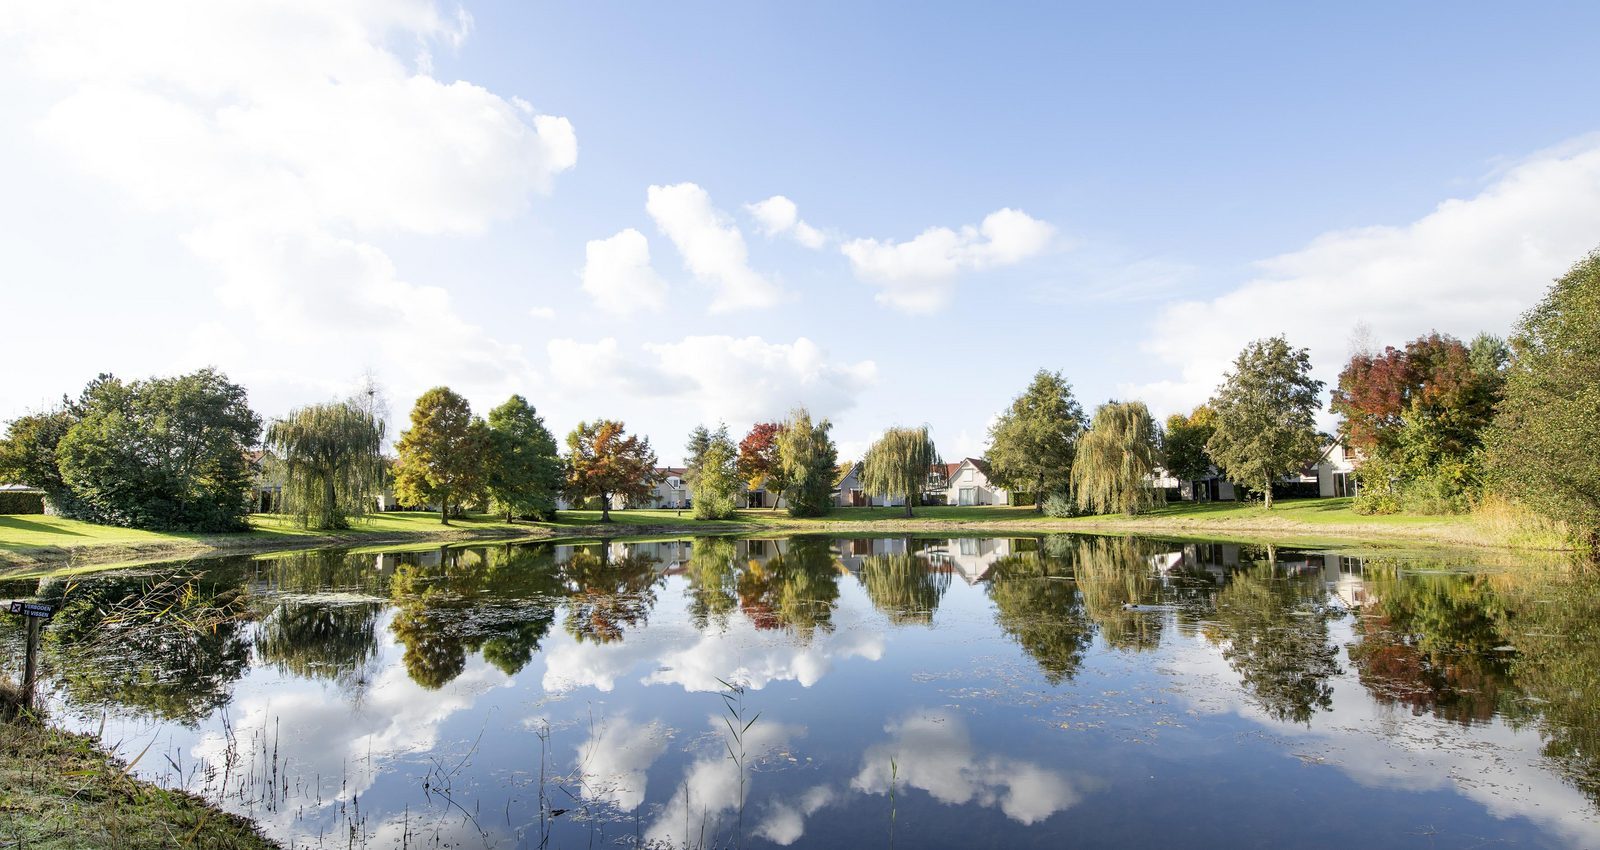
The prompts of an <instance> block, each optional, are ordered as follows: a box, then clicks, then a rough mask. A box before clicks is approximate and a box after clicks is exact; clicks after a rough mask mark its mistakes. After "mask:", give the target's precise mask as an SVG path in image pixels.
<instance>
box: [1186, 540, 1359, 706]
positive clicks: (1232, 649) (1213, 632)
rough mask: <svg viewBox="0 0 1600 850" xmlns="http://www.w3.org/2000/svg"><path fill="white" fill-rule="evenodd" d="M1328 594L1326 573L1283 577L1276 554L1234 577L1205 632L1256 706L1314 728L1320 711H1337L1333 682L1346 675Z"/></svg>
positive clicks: (1229, 582) (1223, 591)
mask: <svg viewBox="0 0 1600 850" xmlns="http://www.w3.org/2000/svg"><path fill="white" fill-rule="evenodd" d="M1325 595H1326V590H1325V589H1324V587H1323V585H1322V579H1321V576H1320V575H1319V574H1316V573H1312V574H1309V575H1307V574H1283V573H1279V572H1278V571H1277V569H1276V566H1275V565H1274V564H1273V562H1272V555H1271V554H1269V555H1268V558H1267V562H1266V563H1263V564H1260V565H1257V566H1255V567H1252V568H1250V569H1247V570H1244V571H1241V572H1238V573H1234V574H1233V575H1232V576H1231V577H1230V578H1229V581H1228V584H1227V585H1226V586H1225V587H1224V588H1223V589H1222V591H1221V592H1220V593H1218V594H1217V597H1216V611H1215V614H1214V620H1213V622H1212V623H1211V624H1209V625H1207V626H1206V627H1204V628H1203V629H1202V631H1203V632H1204V634H1205V635H1206V637H1207V638H1208V639H1209V640H1211V641H1212V642H1213V643H1216V644H1219V645H1221V646H1222V657H1223V658H1224V659H1225V660H1226V661H1227V662H1228V664H1229V666H1231V667H1233V669H1234V670H1235V671H1237V672H1238V673H1239V677H1240V679H1241V680H1242V682H1243V684H1244V686H1245V689H1246V690H1248V691H1249V692H1250V694H1251V696H1252V697H1254V698H1255V701H1256V703H1257V704H1258V705H1259V706H1260V707H1261V708H1262V710H1264V711H1266V712H1267V713H1268V714H1270V715H1272V716H1273V717H1276V718H1277V719H1279V720H1292V721H1294V722H1296V723H1307V724H1309V723H1310V722H1311V717H1312V715H1314V714H1315V713H1316V712H1317V711H1318V710H1322V711H1329V710H1331V709H1332V708H1333V685H1332V683H1331V680H1332V679H1333V677H1334V676H1337V675H1339V673H1340V672H1342V671H1341V670H1340V669H1339V650H1338V648H1337V647H1335V646H1334V645H1333V644H1332V643H1331V641H1330V637H1331V635H1330V633H1329V629H1328V619H1329V617H1330V616H1331V615H1330V613H1329V609H1328V608H1327V606H1326V605H1325V604H1323V598H1324V596H1325Z"/></svg>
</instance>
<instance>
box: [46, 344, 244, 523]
mask: <svg viewBox="0 0 1600 850" xmlns="http://www.w3.org/2000/svg"><path fill="white" fill-rule="evenodd" d="M69 410H70V414H71V416H72V417H73V418H74V419H75V421H74V422H73V423H72V425H71V426H70V427H69V428H68V429H67V431H66V433H65V434H64V435H63V436H62V437H61V440H60V442H59V443H58V444H57V445H56V451H55V455H56V465H57V468H58V469H59V470H60V473H61V480H62V482H63V483H64V484H65V486H66V487H67V489H68V490H69V491H70V492H71V495H72V499H71V502H72V507H73V509H74V510H75V511H77V515H78V516H79V517H80V518H83V519H89V520H93V521H95V522H101V523H105V524H108V525H125V526H133V527H136V528H154V529H169V530H190V531H234V530H239V529H243V528H246V527H247V526H246V524H245V512H246V496H247V494H248V493H249V492H250V484H251V471H250V464H249V461H248V460H247V459H246V456H245V453H246V451H247V450H248V449H249V448H250V447H252V446H254V445H255V444H256V441H257V438H258V437H259V436H260V434H261V420H260V418H259V417H257V416H256V414H255V413H254V412H253V411H251V410H250V405H249V403H248V399H247V398H246V395H245V390H244V387H241V386H239V385H238V384H235V383H233V382H231V381H229V380H228V378H227V376H226V375H223V374H222V373H221V372H218V371H216V370H214V369H202V370H200V371H198V372H194V373H192V374H189V375H181V376H178V377H175V378H151V379H149V380H145V381H134V382H133V383H131V384H124V383H123V382H122V381H119V380H117V379H116V378H114V377H112V376H110V375H102V376H100V377H99V378H97V379H95V380H94V381H93V382H91V383H90V384H89V386H88V388H86V389H85V390H84V393H83V395H82V396H81V397H80V398H79V399H78V401H77V402H75V403H73V404H71V405H69Z"/></svg>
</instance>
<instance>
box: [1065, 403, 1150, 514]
mask: <svg viewBox="0 0 1600 850" xmlns="http://www.w3.org/2000/svg"><path fill="white" fill-rule="evenodd" d="M1160 465H1161V430H1160V428H1158V427H1157V426H1156V422H1155V420H1154V419H1152V418H1151V417H1150V409H1149V408H1147V407H1145V406H1144V402H1142V401H1110V402H1106V403H1105V404H1102V405H1100V407H1099V409H1097V410H1095V412H1094V424H1092V425H1091V426H1090V427H1089V433H1087V434H1084V435H1083V438H1082V439H1080V440H1078V457H1077V461H1076V462H1075V463H1074V464H1073V466H1072V489H1073V493H1074V498H1075V499H1076V500H1077V503H1078V507H1079V508H1082V509H1083V510H1086V511H1092V512H1095V513H1102V514H1109V513H1125V514H1128V515H1130V516H1131V515H1133V514H1136V513H1138V512H1140V511H1142V510H1146V509H1148V508H1149V507H1150V506H1151V505H1155V504H1158V503H1162V502H1165V501H1166V499H1165V495H1166V494H1165V492H1164V491H1161V490H1157V489H1156V488H1154V487H1152V486H1150V481H1149V478H1150V476H1151V475H1152V474H1153V473H1154V472H1155V469H1156V467H1158V466H1160Z"/></svg>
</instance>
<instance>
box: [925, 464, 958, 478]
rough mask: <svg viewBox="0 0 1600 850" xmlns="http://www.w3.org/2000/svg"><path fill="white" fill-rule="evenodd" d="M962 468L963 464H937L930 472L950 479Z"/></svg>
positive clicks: (930, 468) (929, 469)
mask: <svg viewBox="0 0 1600 850" xmlns="http://www.w3.org/2000/svg"><path fill="white" fill-rule="evenodd" d="M960 468H961V464H959V463H936V464H934V465H933V466H931V467H929V468H928V471H929V472H933V473H937V474H939V475H942V476H944V477H945V478H949V477H950V476H952V475H955V474H956V470H958V469H960Z"/></svg>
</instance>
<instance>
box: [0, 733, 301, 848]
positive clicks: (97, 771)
mask: <svg viewBox="0 0 1600 850" xmlns="http://www.w3.org/2000/svg"><path fill="white" fill-rule="evenodd" d="M0 844H3V845H4V846H6V847H28V848H38V850H76V848H82V847H118V848H124V847H125V848H129V850H146V848H148V850H155V848H165V847H189V848H211V850H223V848H228V850H269V848H276V847H278V844H276V843H275V842H272V841H269V840H267V839H266V838H263V837H262V836H261V834H260V833H259V832H257V830H256V828H255V826H254V825H253V824H251V823H250V822H249V821H248V820H245V819H244V818H240V817H236V816H234V815H231V814H228V813H226V812H223V811H221V810H219V809H216V808H213V807H212V806H210V805H208V804H207V803H205V802H204V801H203V800H200V799H199V798H197V797H193V796H191V795H188V794H184V793H182V792H178V791H170V790H167V789H164V788H160V787H157V786H155V785H151V784H150V783H148V782H142V781H139V780H137V779H133V778H132V777H130V776H129V775H128V773H127V770H126V769H125V767H124V766H123V765H122V764H121V763H120V762H118V761H117V760H116V759H115V758H114V757H112V756H111V755H110V754H108V753H107V752H106V751H105V750H103V749H102V748H101V747H100V746H99V745H98V744H97V743H96V742H95V741H94V739H92V738H89V737H87V736H83V735H74V734H71V733H69V732H63V731H61V730H59V729H54V728H50V727H48V726H41V725H37V724H34V723H28V722H23V721H5V720H0Z"/></svg>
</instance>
